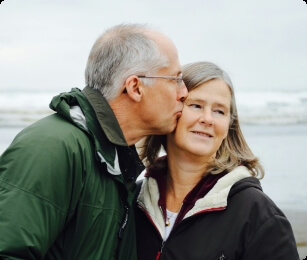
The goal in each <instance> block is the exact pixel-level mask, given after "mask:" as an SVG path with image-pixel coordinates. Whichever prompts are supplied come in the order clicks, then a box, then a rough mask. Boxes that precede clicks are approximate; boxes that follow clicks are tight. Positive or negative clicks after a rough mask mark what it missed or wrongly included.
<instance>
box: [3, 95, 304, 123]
mask: <svg viewBox="0 0 307 260" xmlns="http://www.w3.org/2000/svg"><path fill="white" fill-rule="evenodd" d="M57 94H58V92H52V91H50V92H29V91H28V92H22V91H20V92H18V91H13V92H9V91H6V92H5V91H0V126H26V125H29V124H30V123H32V122H34V121H36V120H38V119H39V118H42V117H44V116H46V115H48V114H50V113H52V112H53V111H52V110H50V109H49V103H50V101H51V99H52V97H53V96H55V95H57ZM236 101H237V106H238V113H239V117H240V122H241V123H245V124H289V123H291V124H301V123H307V91H298V92H296V91H293V92H282V91H279V92H278V91H274V92H256V91H255V92H237V93H236Z"/></svg>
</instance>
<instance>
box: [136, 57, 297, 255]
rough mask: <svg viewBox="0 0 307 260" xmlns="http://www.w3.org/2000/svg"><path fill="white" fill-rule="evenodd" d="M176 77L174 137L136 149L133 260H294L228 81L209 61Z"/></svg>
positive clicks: (280, 214) (155, 139)
mask: <svg viewBox="0 0 307 260" xmlns="http://www.w3.org/2000/svg"><path fill="white" fill-rule="evenodd" d="M183 75H184V82H185V84H186V86H187V88H188V90H189V94H188V97H187V99H186V101H185V105H184V108H183V111H182V116H181V117H180V119H179V121H178V125H177V128H176V130H175V131H174V132H173V133H171V134H168V135H167V136H150V137H148V138H146V139H145V141H144V143H143V146H142V148H141V157H142V159H144V160H145V161H147V164H148V170H147V173H146V175H145V179H144V181H143V183H142V187H141V190H140V194H139V196H138V198H137V210H136V223H137V239H138V257H139V259H141V260H151V259H161V260H162V259H168V260H169V259H173V260H180V259H184V260H197V259H199V260H200V259H201V260H204V259H208V260H209V259H214V260H215V259H216V260H222V259H229V260H230V259H246V260H253V259H255V260H260V259H261V260H264V259H267V260H272V259H279V260H280V259H285V260H286V259H287V260H289V259H299V257H298V253H297V248H296V243H295V239H294V236H293V231H292V228H291V225H290V223H289V221H288V220H287V218H286V217H285V215H284V214H283V212H282V211H281V210H280V209H279V208H278V207H277V206H276V205H275V204H274V202H273V201H272V200H271V199H270V198H269V197H268V196H267V195H266V194H264V193H263V192H262V188H261V186H260V182H259V179H261V178H262V177H263V176H264V170H263V168H262V166H261V164H260V163H259V161H258V159H257V158H256V157H255V156H254V155H253V153H252V151H251V150H250V148H249V147H248V145H247V143H246V141H245V139H244V137H243V134H242V132H241V129H240V124H239V119H238V115H237V108H236V102H235V97H234V90H233V86H232V83H231V80H230V78H229V77H228V76H227V74H226V73H225V72H224V71H223V70H221V69H220V68H219V67H217V66H216V65H215V64H212V63H209V62H197V63H192V64H188V65H186V66H184V67H183ZM161 147H163V148H164V150H165V151H166V155H165V156H162V157H159V158H158V155H159V154H160V149H161Z"/></svg>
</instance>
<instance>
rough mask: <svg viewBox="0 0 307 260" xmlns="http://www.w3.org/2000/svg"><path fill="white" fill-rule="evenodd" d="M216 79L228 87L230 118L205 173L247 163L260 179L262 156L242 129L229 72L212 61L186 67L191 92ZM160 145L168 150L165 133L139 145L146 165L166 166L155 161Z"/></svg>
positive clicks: (254, 174) (187, 82)
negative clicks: (256, 153)
mask: <svg viewBox="0 0 307 260" xmlns="http://www.w3.org/2000/svg"><path fill="white" fill-rule="evenodd" d="M213 79H222V80H224V81H225V83H226V84H227V85H228V86H229V89H230V93H231V104H230V114H231V115H230V117H231V118H230V126H229V131H228V135H227V137H226V138H225V139H224V140H223V142H222V144H221V146H220V147H219V149H218V151H217V153H216V158H215V160H214V161H213V162H212V163H211V164H210V165H209V167H208V168H207V171H206V173H208V172H210V173H211V174H219V173H221V172H224V171H228V172H230V171H231V170H233V169H234V168H236V167H237V166H239V165H244V166H246V167H247V168H248V169H249V170H250V171H251V172H252V174H253V176H256V177H258V178H259V179H261V178H263V177H264V169H263V167H262V165H261V164H260V162H259V159H258V158H257V157H255V156H254V154H253V153H252V151H251V149H250V148H249V146H248V144H247V143H246V141H245V138H244V136H243V133H242V131H241V128H240V123H239V119H238V113H237V106H236V101H235V95H234V89H233V85H232V82H231V80H230V78H229V76H228V75H227V73H226V72H225V71H223V70H222V69H220V68H219V67H218V66H217V65H215V64H213V63H211V62H195V63H189V64H187V65H185V66H183V80H184V82H185V85H186V86H187V89H188V91H191V90H193V89H195V88H197V87H198V86H200V85H202V84H203V83H205V82H208V81H210V80H213ZM161 148H164V150H165V151H166V135H160V136H157V135H155V136H154V135H152V136H148V137H146V138H144V139H143V140H142V142H140V144H139V153H140V157H141V159H142V160H143V161H144V163H145V164H146V165H147V166H154V167H157V168H160V167H163V165H160V164H159V160H156V159H157V158H158V156H159V153H160V151H161Z"/></svg>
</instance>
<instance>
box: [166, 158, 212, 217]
mask: <svg viewBox="0 0 307 260" xmlns="http://www.w3.org/2000/svg"><path fill="white" fill-rule="evenodd" d="M167 159H168V173H167V179H166V207H167V209H168V210H170V211H173V212H177V211H179V210H180V208H181V205H182V203H183V200H184V198H185V197H186V195H187V194H188V193H189V192H190V191H191V190H192V189H193V188H194V187H195V186H196V184H197V183H198V182H199V181H200V180H201V179H202V178H203V177H204V176H205V172H206V168H207V162H204V161H201V160H198V158H191V157H186V156H178V155H176V156H175V155H172V153H170V154H168V158H167Z"/></svg>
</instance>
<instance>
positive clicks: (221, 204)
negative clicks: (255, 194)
mask: <svg viewBox="0 0 307 260" xmlns="http://www.w3.org/2000/svg"><path fill="white" fill-rule="evenodd" d="M251 176H252V175H251V172H250V171H249V170H248V169H247V168H246V167H245V166H238V167H237V168H235V169H234V170H233V171H231V172H229V173H228V174H226V175H225V176H224V177H222V178H220V179H219V180H218V181H217V183H216V184H215V185H214V187H213V188H212V189H211V190H210V191H209V192H208V193H207V194H206V196H205V197H203V198H201V199H199V200H197V201H196V203H195V205H194V207H193V208H192V209H191V210H189V211H188V212H187V214H186V215H185V216H184V219H185V218H188V217H190V216H192V215H194V214H197V213H199V212H202V211H209V210H216V209H220V208H225V207H226V206H227V198H228V195H229V192H230V189H231V187H232V186H233V185H234V184H235V183H236V182H238V181H240V180H242V179H244V178H247V177H251ZM159 197H160V193H159V188H158V184H157V181H156V180H155V179H154V178H152V177H148V178H144V180H143V184H142V187H141V190H140V194H139V196H138V198H137V202H138V204H139V205H140V207H141V208H142V209H143V210H145V211H146V213H147V215H148V216H149V217H150V218H151V220H152V222H153V223H154V224H155V226H156V228H157V229H158V231H159V232H160V234H161V236H162V237H164V233H165V223H164V218H163V214H162V210H161V209H160V208H159V206H158V200H159Z"/></svg>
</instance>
